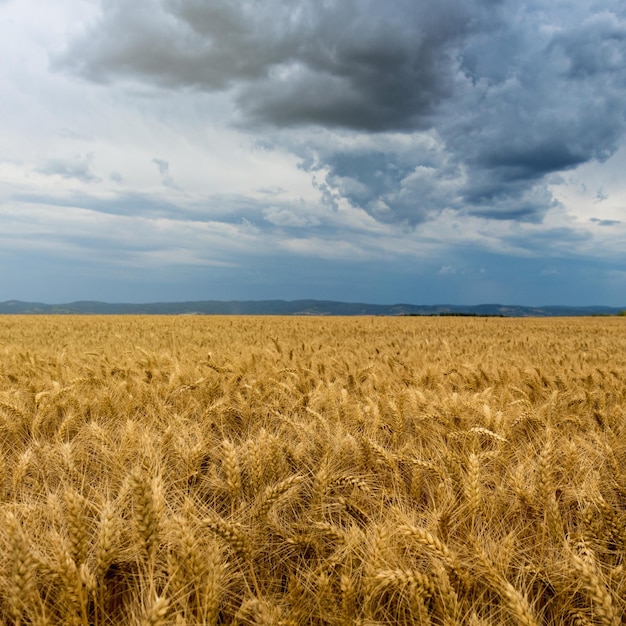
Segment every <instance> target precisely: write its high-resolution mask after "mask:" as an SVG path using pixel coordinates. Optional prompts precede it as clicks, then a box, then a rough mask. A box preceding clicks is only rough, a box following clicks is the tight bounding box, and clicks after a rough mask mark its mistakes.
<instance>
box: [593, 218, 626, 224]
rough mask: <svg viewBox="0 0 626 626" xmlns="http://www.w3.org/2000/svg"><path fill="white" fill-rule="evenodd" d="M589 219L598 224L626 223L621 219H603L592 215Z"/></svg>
mask: <svg viewBox="0 0 626 626" xmlns="http://www.w3.org/2000/svg"><path fill="white" fill-rule="evenodd" d="M589 221H590V222H593V223H594V224H597V225H598V226H618V225H619V224H623V223H624V222H622V221H620V220H601V219H599V218H597V217H592V218H591V219H590V220H589Z"/></svg>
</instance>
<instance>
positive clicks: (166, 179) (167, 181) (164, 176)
mask: <svg viewBox="0 0 626 626" xmlns="http://www.w3.org/2000/svg"><path fill="white" fill-rule="evenodd" d="M152 162H153V163H154V164H155V165H156V166H157V168H158V169H159V174H160V175H161V182H162V183H163V184H164V185H165V186H166V187H169V188H170V189H178V190H180V187H179V186H178V185H177V184H176V183H175V182H174V179H173V178H172V176H171V174H170V164H169V162H168V161H164V160H163V159H156V158H155V159H152Z"/></svg>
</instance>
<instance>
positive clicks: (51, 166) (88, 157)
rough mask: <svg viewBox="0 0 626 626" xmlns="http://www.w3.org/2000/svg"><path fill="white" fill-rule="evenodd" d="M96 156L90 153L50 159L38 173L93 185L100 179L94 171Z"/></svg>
mask: <svg viewBox="0 0 626 626" xmlns="http://www.w3.org/2000/svg"><path fill="white" fill-rule="evenodd" d="M93 168H94V155H93V152H90V153H88V154H85V155H82V156H81V155H74V156H71V157H65V158H59V157H55V158H51V159H48V160H47V161H46V162H45V163H44V165H42V166H41V167H39V168H38V169H37V171H38V172H39V173H41V174H46V175H47V176H55V175H56V176H61V177H63V178H67V179H76V180H79V181H81V182H83V183H93V182H97V181H99V180H100V179H99V178H98V177H97V176H96V175H95V173H94V171H93Z"/></svg>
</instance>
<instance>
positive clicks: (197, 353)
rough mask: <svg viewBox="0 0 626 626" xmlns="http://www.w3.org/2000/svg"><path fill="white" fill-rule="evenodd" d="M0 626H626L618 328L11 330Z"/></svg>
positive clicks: (624, 339)
mask: <svg viewBox="0 0 626 626" xmlns="http://www.w3.org/2000/svg"><path fill="white" fill-rule="evenodd" d="M0 451H1V456H0V508H1V511H0V622H1V623H6V624H19V625H23V624H31V623H32V624H79V625H82V626H84V625H87V624H93V625H97V626H105V625H112V624H146V625H148V624H150V625H157V624H171V625H183V624H259V625H261V624H264V625H265V624H267V625H269V624H274V625H280V624H282V625H292V624H293V625H297V624H319V625H323V624H324V625H329V626H335V625H336V626H344V625H345V626H347V625H351V624H355V625H357V624H359V625H363V626H366V625H369V626H375V625H378V624H434V625H438V624H442V625H446V626H451V625H453V624H469V625H475V626H479V625H488V624H490V625H496V624H521V625H532V624H537V625H539V624H563V625H565V624H572V625H584V624H606V625H609V624H610V625H614V626H615V625H617V624H623V623H626V620H625V618H624V617H623V615H624V613H625V612H626V601H625V600H624V598H626V571H625V570H624V567H625V563H624V560H625V557H626V320H625V319H623V318H621V319H620V318H590V319H524V320H514V319H495V318H483V319H481V318H273V317H258V318H255V317H195V316H193V317H191V316H189V317H70V316H68V317H65V316H58V317H11V316H9V317H0Z"/></svg>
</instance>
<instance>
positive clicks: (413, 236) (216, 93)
mask: <svg viewBox="0 0 626 626" xmlns="http://www.w3.org/2000/svg"><path fill="white" fill-rule="evenodd" d="M0 58H1V59H2V62H1V63H0V94H1V97H0V301H3V300H8V299H22V300H39V301H47V302H67V301H71V300H78V299H95V300H106V301H112V302H113V301H114V302H120V301H127V302H141V301H144V302H145V301H172V300H204V299H223V300H226V299H271V298H284V299H298V298H320V299H335V300H346V301H366V302H375V303H396V302H409V303H424V304H434V303H454V304H477V303H485V302H501V303H508V304H528V305H541V304H568V305H588V304H607V305H614V306H624V305H626V210H625V209H626V176H625V175H624V172H626V5H625V4H624V2H623V0H597V1H593V0H534V1H533V0H388V1H387V2H380V1H379V0H290V1H288V2H285V0H264V1H260V0H238V1H236V2H233V0H137V1H136V2H129V1H128V0H55V2H49V1H48V0H0Z"/></svg>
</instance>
